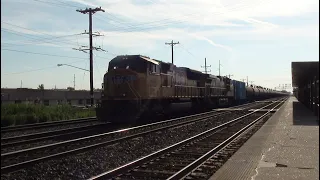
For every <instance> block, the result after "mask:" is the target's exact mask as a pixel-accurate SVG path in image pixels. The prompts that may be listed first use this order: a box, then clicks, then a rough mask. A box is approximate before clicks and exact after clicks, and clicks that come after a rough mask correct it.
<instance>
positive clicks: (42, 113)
mask: <svg viewBox="0 0 320 180" xmlns="http://www.w3.org/2000/svg"><path fill="white" fill-rule="evenodd" d="M95 115H96V113H95V110H94V109H93V108H90V109H83V108H76V107H72V106H70V105H56V106H44V105H34V104H8V105H1V127H5V126H14V125H23V124H32V123H39V122H47V121H59V120H67V119H75V118H85V117H93V116H95Z"/></svg>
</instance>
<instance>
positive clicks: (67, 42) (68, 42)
mask: <svg viewBox="0 0 320 180" xmlns="http://www.w3.org/2000/svg"><path fill="white" fill-rule="evenodd" d="M1 23H4V24H8V25H11V26H15V27H18V28H21V29H25V30H29V31H33V32H37V33H40V34H44V35H47V36H51V37H54V38H57V37H58V36H53V35H51V34H47V33H44V32H39V31H35V30H33V29H29V28H26V27H22V26H18V25H15V24H11V23H8V22H4V21H1ZM11 31H14V30H11ZM59 41H60V42H64V43H66V44H71V43H70V41H63V40H59ZM71 42H73V41H71ZM73 43H75V42H73ZM72 45H73V44H72Z"/></svg>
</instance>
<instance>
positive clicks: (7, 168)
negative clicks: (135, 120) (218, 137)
mask: <svg viewBox="0 0 320 180" xmlns="http://www.w3.org/2000/svg"><path fill="white" fill-rule="evenodd" d="M246 105H248V104H245V105H241V106H244V107H245V106H246ZM233 108H234V107H233ZM228 113H229V112H221V113H220V112H217V111H210V112H205V113H200V114H195V115H190V116H185V117H179V118H174V119H169V120H166V121H160V122H156V123H151V124H147V125H141V126H136V127H131V128H126V129H121V130H117V131H113V132H108V133H103V134H98V135H92V136H88V137H82V138H78V139H72V140H68V141H63V142H57V143H54V144H48V145H43V146H39V147H34V148H28V149H23V150H18V151H14V152H8V153H5V154H1V159H4V158H9V157H15V156H18V155H21V154H24V153H30V152H32V151H36V150H43V149H46V148H49V147H50V148H56V147H59V146H66V145H67V144H69V143H72V142H80V141H83V140H89V139H93V138H98V137H103V136H108V135H114V134H117V133H122V132H129V131H133V130H140V129H143V128H148V127H149V128H150V127H153V126H156V125H161V124H165V123H172V122H178V123H176V124H171V125H167V126H164V127H159V128H156V129H152V130H148V131H144V132H140V133H137V134H133V135H129V136H125V137H121V138H118V139H114V140H109V141H106V142H100V143H96V144H92V145H88V146H85V147H80V148H75V149H72V150H67V151H64V152H60V153H56V154H51V155H48V156H44V157H39V158H35V159H31V160H27V161H23V162H19V163H16V164H11V165H7V166H3V167H1V172H2V173H8V172H11V171H14V170H17V169H21V168H23V167H25V166H28V165H32V164H34V163H38V162H42V161H44V160H49V159H52V158H55V157H59V156H63V155H68V154H74V153H77V152H82V151H86V150H89V149H92V148H97V147H100V146H105V145H110V144H114V143H117V142H120V141H123V140H127V139H131V138H135V137H139V136H142V135H145V134H149V133H151V132H156V131H161V130H164V129H168V128H172V127H176V126H181V125H184V124H188V123H193V122H196V121H201V120H206V119H208V118H210V117H212V116H218V115H224V114H228ZM199 116H200V117H199ZM203 116H204V117H203ZM190 118H192V119H191V120H188V119H190ZM179 121H182V122H179Z"/></svg>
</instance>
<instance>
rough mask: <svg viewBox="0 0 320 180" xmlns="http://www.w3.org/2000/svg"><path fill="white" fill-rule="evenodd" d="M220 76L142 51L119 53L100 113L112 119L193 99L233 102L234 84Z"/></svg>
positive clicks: (210, 102) (205, 104)
mask: <svg viewBox="0 0 320 180" xmlns="http://www.w3.org/2000/svg"><path fill="white" fill-rule="evenodd" d="M230 82H231V80H230V79H229V78H227V77H219V76H218V77H217V76H213V75H209V74H204V73H202V72H199V71H196V70H192V69H189V68H184V67H176V66H175V65H174V64H171V63H165V62H162V61H159V60H155V59H151V58H149V57H146V56H142V55H124V56H117V57H115V58H114V59H112V60H111V61H110V62H109V67H108V71H107V73H106V74H105V75H104V82H103V92H102V96H101V98H102V99H101V102H100V104H99V106H98V107H97V108H96V112H97V117H98V118H99V119H100V120H103V121H106V120H107V118H108V120H109V121H112V122H127V121H132V120H134V119H138V118H139V117H140V116H141V115H142V114H145V113H149V112H152V109H154V108H161V109H162V110H164V111H165V110H166V108H168V107H169V105H170V104H171V103H179V102H184V101H189V102H192V104H193V105H194V107H202V108H208V107H210V108H211V107H214V106H218V105H231V103H232V99H233V96H234V95H233V93H234V91H233V85H232V83H230Z"/></svg>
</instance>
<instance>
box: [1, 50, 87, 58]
mask: <svg viewBox="0 0 320 180" xmlns="http://www.w3.org/2000/svg"><path fill="white" fill-rule="evenodd" d="M1 50H3V51H13V52H19V53H26V54H37V55H43V56H54V57H62V58H71V59H87V58H83V57H74V56H62V55H57V54H45V53H37V52H30V51H20V50H15V49H6V48H1Z"/></svg>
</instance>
